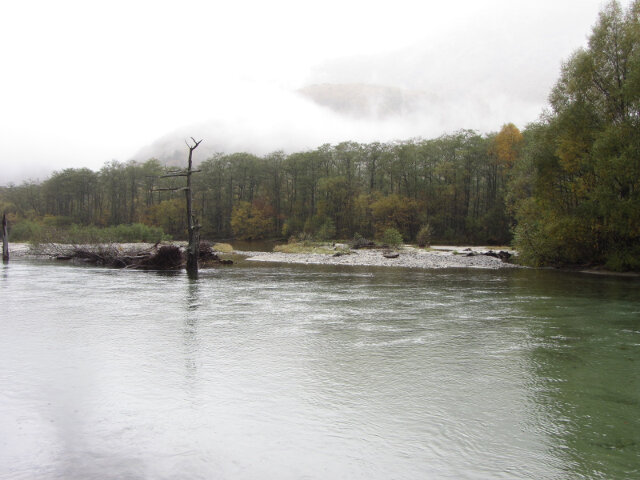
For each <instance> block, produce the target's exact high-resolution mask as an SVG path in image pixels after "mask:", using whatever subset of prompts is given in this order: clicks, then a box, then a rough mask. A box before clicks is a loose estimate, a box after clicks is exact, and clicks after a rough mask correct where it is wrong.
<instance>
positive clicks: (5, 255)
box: [2, 213, 9, 263]
mask: <svg viewBox="0 0 640 480" xmlns="http://www.w3.org/2000/svg"><path fill="white" fill-rule="evenodd" d="M2 261H3V262H4V263H7V262H8V261H9V231H8V230H7V214H6V213H4V214H2Z"/></svg>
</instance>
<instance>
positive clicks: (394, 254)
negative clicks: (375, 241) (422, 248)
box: [382, 250, 400, 258]
mask: <svg viewBox="0 0 640 480" xmlns="http://www.w3.org/2000/svg"><path fill="white" fill-rule="evenodd" d="M382 256H383V257H384V258H398V257H399V256H400V254H399V253H398V252H392V251H391V250H387V251H386V252H382Z"/></svg>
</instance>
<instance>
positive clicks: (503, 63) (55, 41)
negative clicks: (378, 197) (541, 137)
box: [0, 0, 628, 185]
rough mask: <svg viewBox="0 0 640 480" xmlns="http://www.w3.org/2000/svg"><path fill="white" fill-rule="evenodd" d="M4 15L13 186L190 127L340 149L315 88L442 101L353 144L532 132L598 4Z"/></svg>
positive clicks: (1, 72)
mask: <svg viewBox="0 0 640 480" xmlns="http://www.w3.org/2000/svg"><path fill="white" fill-rule="evenodd" d="M622 3H623V5H625V6H626V5H627V4H628V1H625V2H622ZM0 6H1V8H0V185H3V184H6V183H8V182H10V181H19V180H21V179H22V178H24V176H25V175H28V176H30V177H33V178H40V179H43V178H46V176H47V175H48V174H49V173H50V172H51V171H52V170H53V169H60V168H66V167H80V166H87V167H90V168H94V169H96V168H99V167H100V166H101V165H102V164H103V163H104V162H106V161H109V160H111V159H117V160H120V161H127V160H129V159H131V158H134V156H135V154H136V153H137V152H138V151H139V150H140V149H141V148H142V147H144V146H146V145H149V144H150V143H152V142H153V141H154V140H157V139H158V138H160V137H162V136H164V135H166V134H168V133H170V132H173V131H178V130H180V129H183V131H187V130H188V129H187V130H184V128H185V127H186V126H189V125H204V124H207V125H210V124H212V122H213V123H215V124H217V125H224V129H223V130H224V131H225V132H226V134H227V135H232V134H233V133H232V132H233V131H234V129H236V130H237V131H238V134H239V135H240V136H245V137H250V136H251V134H252V132H254V133H255V131H257V130H260V132H261V135H262V136H263V137H264V136H268V135H273V138H271V139H270V140H271V143H269V142H267V143H269V147H271V148H273V149H274V150H275V149H277V148H280V147H279V142H280V143H282V147H283V148H286V146H287V145H289V144H290V143H291V142H290V140H291V139H288V140H289V142H288V143H287V141H285V140H286V139H285V138H284V137H283V135H285V136H286V134H287V131H290V132H292V133H291V134H300V135H302V134H303V132H304V131H311V130H313V132H314V135H313V137H309V138H308V139H307V143H309V142H316V143H317V144H320V143H323V141H331V142H334V141H337V140H339V138H338V137H339V134H338V132H337V131H336V129H337V127H336V125H337V124H336V123H335V122H332V121H331V119H328V118H327V117H323V116H322V115H320V114H318V112H317V111H313V110H310V108H309V107H308V105H307V104H306V103H305V104H304V106H303V105H302V104H297V103H296V102H298V100H294V97H293V96H292V95H291V94H290V93H289V92H291V91H293V90H295V89H297V88H299V87H302V86H304V85H306V84H310V83H320V82H363V83H365V82H370V83H376V84H383V85H390V86H398V87H403V88H411V89H418V90H423V91H427V92H429V93H430V94H434V95H437V96H438V97H439V98H441V99H444V100H443V102H444V105H445V106H444V107H442V108H441V110H440V111H438V112H435V111H434V112H433V115H432V116H431V117H430V121H429V122H426V123H424V127H421V128H422V129H421V130H420V129H417V128H418V127H416V122H410V121H408V122H398V123H395V124H394V125H390V124H385V125H372V124H366V125H362V124H360V125H355V124H354V125H351V124H349V123H348V122H347V121H346V120H344V121H343V123H339V127H340V128H339V129H340V134H341V135H343V136H344V138H342V139H343V140H348V139H353V140H372V139H379V140H383V141H384V140H387V139H389V138H386V137H389V136H395V137H396V138H403V137H406V138H408V137H410V136H414V135H417V134H421V135H422V136H425V137H431V136H437V135H439V134H441V133H443V132H444V131H451V130H455V129H458V128H476V129H479V130H481V131H494V130H498V129H499V128H500V126H501V125H502V124H503V123H506V122H510V121H511V122H514V123H516V124H517V125H518V126H520V127H524V126H525V124H526V123H528V122H530V121H533V120H535V119H536V118H537V115H538V114H539V113H540V112H541V111H542V108H544V106H545V103H546V97H547V95H548V92H549V89H550V88H551V86H552V85H553V83H554V82H555V80H556V78H557V76H558V72H559V67H560V64H561V62H562V61H563V60H566V58H567V57H568V55H569V54H570V53H571V52H572V51H573V50H575V49H576V48H578V47H579V46H581V45H584V44H585V41H586V38H587V36H588V34H589V33H590V31H591V26H592V25H593V24H594V23H595V21H596V19H597V13H598V11H599V10H600V9H601V7H602V6H603V2H602V1H600V0H537V1H535V2H531V1H520V0H457V1H456V0H449V1H442V0H440V1H431V0H422V1H419V0H395V1H394V2H391V1H389V0H386V1H376V0H367V1H361V0H337V1H334V0H323V1H306V2H304V1H300V0H298V1H286V0H266V1H253V0H244V1H236V2H230V1H224V2H222V1H198V0H181V1H171V2H169V1H161V0H154V1H146V0H144V1H136V0H127V1H120V0H112V1H109V2H95V1H93V2H92V1H86V0H84V1H69V0H57V1H50V0H15V1H9V0H0ZM295 98H297V97H295ZM293 117H295V118H293ZM207 122H208V123H207ZM243 122H244V123H243ZM327 124H333V129H331V128H330V127H331V125H327ZM292 125H295V126H297V128H293V129H292V130H289V128H290V126H292ZM410 125H412V128H411V127H410ZM261 126H264V128H262V129H261ZM325 127H326V128H327V129H328V130H327V133H326V135H325V133H324V132H325ZM196 130H197V128H196ZM364 130H367V131H368V132H369V134H370V137H371V135H374V134H375V135H374V136H377V137H379V138H370V137H367V136H366V135H365V134H364ZM221 131H222V130H221ZM199 132H200V131H199ZM205 140H207V139H206V138H205ZM236 143H238V142H236ZM285 144H287V145H285ZM238 145H242V143H241V142H240V143H238ZM313 146H315V145H308V147H313ZM138 160H146V158H141V159H138Z"/></svg>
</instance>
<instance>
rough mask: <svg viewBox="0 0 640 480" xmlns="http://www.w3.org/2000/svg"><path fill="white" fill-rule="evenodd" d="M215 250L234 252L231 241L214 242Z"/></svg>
mask: <svg viewBox="0 0 640 480" xmlns="http://www.w3.org/2000/svg"><path fill="white" fill-rule="evenodd" d="M211 248H213V250H214V251H216V252H220V253H231V252H233V246H232V245H231V244H230V243H214V244H213V247H211Z"/></svg>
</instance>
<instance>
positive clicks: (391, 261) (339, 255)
mask: <svg viewBox="0 0 640 480" xmlns="http://www.w3.org/2000/svg"><path fill="white" fill-rule="evenodd" d="M168 244H173V245H178V246H181V247H184V245H185V242H168ZM117 246H118V248H120V249H122V250H123V251H129V252H131V251H136V250H148V249H150V248H151V247H153V244H149V243H119V244H117ZM57 247H60V248H61V249H62V248H64V247H65V245H57ZM332 248H334V249H335V253H283V252H258V251H245V250H232V251H225V252H221V255H222V256H223V257H224V256H227V257H228V256H229V255H231V256H232V257H235V258H236V259H238V258H241V259H242V260H243V261H247V262H265V263H267V262H269V263H284V264H303V265H343V266H362V267H400V268H417V269H446V268H455V269H459V268H472V269H485V270H499V269H512V268H526V267H523V266H521V265H518V264H517V263H510V262H505V261H502V260H501V259H499V258H495V257H493V256H489V255H486V254H487V253H488V252H496V253H497V252H499V251H501V250H503V251H507V252H508V253H510V254H511V255H513V256H517V252H516V251H515V250H513V249H507V248H505V247H492V246H481V247H479V246H450V245H434V246H432V247H430V248H428V249H422V248H417V247H415V246H410V245H404V246H402V247H400V248H398V249H397V250H395V251H396V252H397V253H398V256H397V257H396V258H386V257H385V256H384V255H383V254H384V252H385V250H383V249H371V250H366V249H361V250H354V249H348V248H347V246H346V245H345V244H334V246H333V247H332ZM10 256H11V258H12V259H21V258H25V259H26V258H30V259H38V258H40V259H42V258H46V259H51V258H55V257H56V254H55V251H47V250H46V249H44V250H43V249H40V250H39V251H38V252H34V251H33V249H32V247H31V245H30V244H28V243H11V244H10ZM204 268H207V267H204ZM557 270H562V271H567V272H576V273H585V274H590V275H603V276H619V277H631V278H639V277H640V273H638V272H613V271H610V270H606V269H603V268H580V267H574V268H570V267H567V268H558V269H557Z"/></svg>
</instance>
